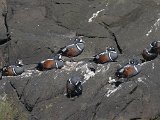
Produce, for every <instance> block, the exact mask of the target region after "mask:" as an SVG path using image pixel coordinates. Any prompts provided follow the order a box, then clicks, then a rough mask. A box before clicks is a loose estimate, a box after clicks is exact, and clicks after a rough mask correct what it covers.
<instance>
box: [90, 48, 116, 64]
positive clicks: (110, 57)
mask: <svg viewBox="0 0 160 120" xmlns="http://www.w3.org/2000/svg"><path fill="white" fill-rule="evenodd" d="M117 58H118V54H117V52H116V51H115V48H114V47H108V48H107V49H106V51H105V52H102V53H100V54H98V55H95V56H94V59H93V61H95V62H96V63H100V64H104V63H106V62H113V61H115V60H116V59H117Z"/></svg>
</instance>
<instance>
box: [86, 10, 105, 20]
mask: <svg viewBox="0 0 160 120" xmlns="http://www.w3.org/2000/svg"><path fill="white" fill-rule="evenodd" d="M104 10H105V9H102V10H99V11H97V12H96V13H93V15H92V17H91V18H89V20H88V22H92V21H93V19H95V18H96V17H97V16H98V14H99V13H100V12H102V11H104Z"/></svg>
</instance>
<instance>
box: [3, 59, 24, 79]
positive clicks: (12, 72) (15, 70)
mask: <svg viewBox="0 0 160 120" xmlns="http://www.w3.org/2000/svg"><path fill="white" fill-rule="evenodd" d="M23 72H24V67H23V62H22V60H18V61H17V62H16V65H10V66H5V67H3V68H2V76H17V75H21V74H22V73H23Z"/></svg>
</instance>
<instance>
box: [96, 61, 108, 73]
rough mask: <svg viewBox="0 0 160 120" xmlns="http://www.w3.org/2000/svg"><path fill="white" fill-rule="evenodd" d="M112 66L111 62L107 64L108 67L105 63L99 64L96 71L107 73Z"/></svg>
mask: <svg viewBox="0 0 160 120" xmlns="http://www.w3.org/2000/svg"><path fill="white" fill-rule="evenodd" d="M110 66H111V64H110V63H108V64H107V68H106V67H105V66H104V65H101V64H99V65H98V67H97V71H96V73H99V72H102V73H105V72H106V71H108V70H109V68H110Z"/></svg>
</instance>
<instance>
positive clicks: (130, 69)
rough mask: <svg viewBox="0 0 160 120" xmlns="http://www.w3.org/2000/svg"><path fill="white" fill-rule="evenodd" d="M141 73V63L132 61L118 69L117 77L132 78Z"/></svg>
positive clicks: (135, 60)
mask: <svg viewBox="0 0 160 120" xmlns="http://www.w3.org/2000/svg"><path fill="white" fill-rule="evenodd" d="M140 72H141V63H140V62H139V61H138V60H137V59H132V60H130V61H129V63H128V64H126V65H125V66H123V67H121V68H120V69H118V70H117V71H116V73H115V75H116V76H117V77H118V78H130V77H133V76H135V75H137V74H139V73H140Z"/></svg>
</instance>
